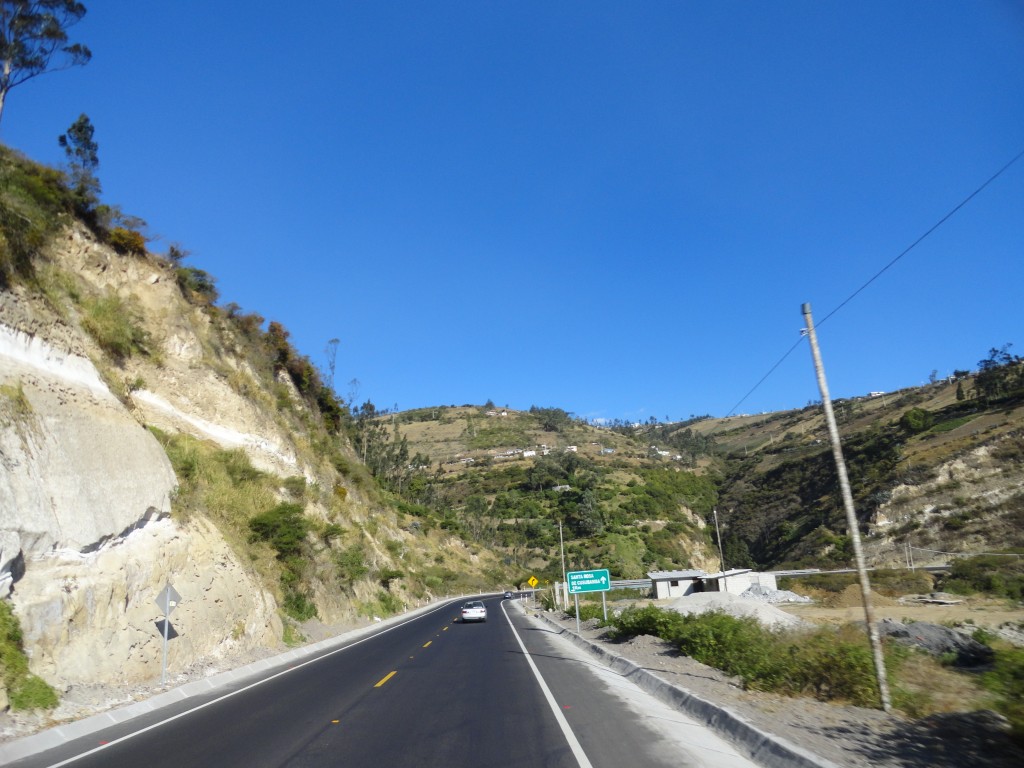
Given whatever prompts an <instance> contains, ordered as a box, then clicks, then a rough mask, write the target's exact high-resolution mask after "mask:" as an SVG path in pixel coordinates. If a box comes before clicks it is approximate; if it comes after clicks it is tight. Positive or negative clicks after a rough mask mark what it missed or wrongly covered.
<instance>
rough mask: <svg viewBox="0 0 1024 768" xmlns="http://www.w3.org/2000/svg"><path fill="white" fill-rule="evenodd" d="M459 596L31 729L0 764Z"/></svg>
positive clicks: (0, 750) (1, 752) (2, 750)
mask: <svg viewBox="0 0 1024 768" xmlns="http://www.w3.org/2000/svg"><path fill="white" fill-rule="evenodd" d="M462 597H463V596H455V597H451V598H446V599H444V600H438V601H437V602H435V603H430V604H428V605H425V606H422V607H420V608H416V609H414V610H411V611H408V612H406V613H402V614H399V615H397V616H392V617H390V618H388V619H384V620H383V621H380V622H377V623H374V624H369V625H367V626H365V627H360V628H358V629H352V630H349V631H348V632H344V633H342V634H340V635H336V636H335V637H330V638H327V639H326V640H320V641H318V642H316V643H310V644H309V645H304V646H302V647H301V648H290V649H288V650H287V651H282V652H281V653H279V654H277V655H276V656H268V657H267V658H264V659H259V660H258V661H254V662H252V663H250V664H246V665H245V666H243V667H238V668H236V669H229V670H225V671H224V672H218V673H217V674H215V675H211V676H210V677H204V678H201V679H199V680H192V681H189V682H187V683H183V684H182V685H179V686H177V687H175V688H171V689H170V690H166V691H163V692H161V693H157V694H155V695H153V696H150V697H149V698H146V699H142V700H140V701H135V702H132V703H131V704H126V705H125V706H122V707H118V708H116V709H110V710H107V711H106V712H100V713H98V714H95V715H90V716H88V717H85V718H82V719H81V720H71V721H68V722H66V723H61V724H60V725H55V726H53V727H51V728H47V729H46V730H45V731H39V732H38V733H33V734H31V735H30V736H24V737H22V738H20V739H15V740H13V741H8V742H6V743H2V744H0V765H6V764H7V763H10V762H13V761H15V760H21V759H22V758H25V757H30V756H32V755H35V754H38V753H40V752H45V751H46V750H48V749H53V748H54V747H59V746H61V745H62V744H66V743H67V742H69V741H73V740H74V739H78V738H81V737H82V736H88V735H89V734H91V733H95V732H96V731H100V730H102V729H104V728H109V727H110V726H112V725H117V724H119V723H123V722H126V721H128V720H131V719H133V718H136V717H139V716H141V715H145V714H148V713H150V712H153V711H155V710H158V709H161V708H162V707H166V706H169V705H171V704H176V703H178V702H181V701H184V700H185V699H188V698H191V697H192V696H196V695H199V694H204V693H210V692H211V691H214V690H217V689H219V688H224V687H226V686H228V685H229V684H231V683H236V682H239V681H241V680H244V679H246V678H254V677H256V676H257V675H258V674H260V673H261V672H269V671H271V670H275V669H278V668H283V667H285V666H286V665H287V664H290V663H294V662H296V661H299V660H305V659H308V658H309V657H311V656H315V655H316V654H318V653H323V652H325V651H331V650H337V649H340V648H342V647H344V646H345V645H346V644H348V643H350V642H352V641H354V640H358V639H360V638H362V637H365V636H367V635H371V634H374V633H375V632H379V631H380V630H382V629H385V628H387V627H390V626H394V625H396V624H401V623H403V622H405V621H408V620H410V619H413V618H415V617H417V616H419V615H421V614H423V613H427V612H428V611H431V610H435V609H438V608H440V607H442V606H444V605H446V604H449V603H455V602H457V601H458V600H460V599H461V598H462Z"/></svg>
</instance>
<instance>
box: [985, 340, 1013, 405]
mask: <svg viewBox="0 0 1024 768" xmlns="http://www.w3.org/2000/svg"><path fill="white" fill-rule="evenodd" d="M1012 346H1013V345H1012V344H1004V345H1003V346H1002V347H1000V348H998V349H996V348H995V347H993V348H992V349H990V350H989V351H988V357H986V358H985V359H984V360H979V361H978V375H977V376H975V377H974V390H975V392H976V394H977V395H978V397H980V398H981V399H983V400H989V399H991V398H996V397H999V396H1001V395H1006V394H1010V393H1011V392H1013V391H1014V390H1016V389H1017V388H1019V387H1021V386H1024V365H1022V363H1024V358H1020V357H1018V356H1017V355H1011V354H1010V352H1009V349H1010V347H1012Z"/></svg>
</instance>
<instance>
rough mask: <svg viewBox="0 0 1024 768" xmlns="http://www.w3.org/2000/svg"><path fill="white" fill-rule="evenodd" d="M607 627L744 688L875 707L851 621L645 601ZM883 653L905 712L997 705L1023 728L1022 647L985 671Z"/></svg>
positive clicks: (899, 649) (864, 650)
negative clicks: (821, 622)
mask: <svg viewBox="0 0 1024 768" xmlns="http://www.w3.org/2000/svg"><path fill="white" fill-rule="evenodd" d="M581 607H582V606H581ZM600 613H601V609H600V606H594V605H593V604H590V605H588V606H587V607H586V611H585V613H584V614H583V615H584V616H588V617H590V618H600ZM581 618H582V616H581ZM609 626H611V627H612V630H613V632H614V636H615V637H616V638H619V639H626V638H630V637H635V636H637V635H652V636H655V637H659V638H661V639H663V640H666V641H668V642H670V643H672V645H674V646H675V647H676V648H677V649H678V651H679V652H680V653H681V654H684V655H686V656H690V657H691V658H693V659H695V660H696V661H699V662H701V663H703V664H707V665H708V666H712V667H715V668H716V669H720V670H722V671H723V672H725V673H727V674H729V675H734V676H735V677H737V678H739V679H740V680H741V681H742V683H743V685H744V686H745V687H747V688H750V689H754V690H762V691H771V692H774V693H779V694H783V695H787V696H813V697H814V698H817V699H819V700H821V701H833V702H837V703H849V704H854V705H856V706H862V707H878V706H880V701H879V697H878V690H877V685H876V682H875V672H874V667H873V664H872V658H871V650H870V647H869V644H868V640H867V636H866V635H865V633H864V630H863V627H861V626H858V625H855V624H847V625H843V626H838V627H836V626H822V627H817V628H813V629H808V630H772V629H768V628H765V627H764V626H763V625H761V624H760V623H758V622H757V620H756V619H753V618H749V617H746V618H737V617H734V616H730V615H727V614H724V613H704V614H699V615H692V616H684V615H682V614H679V613H677V612H675V611H671V610H665V609H661V608H658V607H655V606H650V605H648V606H644V607H639V608H630V609H627V610H625V611H623V612H622V613H621V614H620V615H619V616H617V617H615V618H613V619H611V620H610V621H609ZM885 657H886V666H887V671H888V674H889V685H890V688H891V690H892V692H893V699H894V705H895V706H896V707H897V708H898V709H901V710H903V711H904V712H906V713H907V714H908V715H910V716H913V717H923V716H926V715H928V714H932V713H935V712H939V711H949V710H951V709H965V708H966V709H971V708H975V709H980V708H987V707H995V708H997V709H998V710H999V711H1001V712H1002V713H1003V714H1005V715H1006V716H1007V717H1008V718H1009V719H1010V720H1011V723H1012V726H1013V728H1014V729H1015V733H1017V734H1022V733H1024V731H1022V727H1024V718H1022V715H1024V708H1022V699H1021V693H1022V683H1021V681H1022V680H1024V677H1022V676H1021V673H1022V672H1024V666H1022V660H1024V652H1022V651H1021V650H1020V649H1000V650H996V656H995V658H996V663H995V666H994V667H993V669H992V671H990V672H987V673H985V674H983V675H979V674H978V673H972V672H964V671H959V670H954V669H953V668H951V667H950V666H948V665H944V664H943V662H942V660H940V659H935V658H933V657H931V656H928V655H927V654H925V653H923V652H918V651H915V650H913V649H909V648H907V647H905V646H902V645H899V644H896V643H886V645H885ZM986 689H987V691H988V692H986Z"/></svg>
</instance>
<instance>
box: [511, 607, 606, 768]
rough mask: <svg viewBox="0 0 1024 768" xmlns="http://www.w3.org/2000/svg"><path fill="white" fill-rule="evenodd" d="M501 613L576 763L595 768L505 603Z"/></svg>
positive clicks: (587, 767)
mask: <svg viewBox="0 0 1024 768" xmlns="http://www.w3.org/2000/svg"><path fill="white" fill-rule="evenodd" d="M501 612H502V613H504V614H505V621H507V622H508V625H509V627H511V629H512V634H513V635H514V636H515V638H516V642H517V643H519V647H520V648H522V650H523V655H525V656H526V663H527V664H529V665H530V669H531V670H533V675H534V677H536V678H537V682H538V683H539V684H540V689H541V691H543V692H544V698H545V699H547V702H548V706H549V707H551V711H552V712H553V713H554V715H555V720H557V721H558V726H559V728H561V729H562V734H563V735H564V736H565V740H566V741H567V742H569V749H571V750H572V753H573V755H574V756H575V757H576V762H577V763H578V764H579V766H580V768H594V766H593V765H592V764H591V762H590V759H589V758H588V757H587V753H586V752H584V751H583V747H582V746H580V742H579V739H577V738H576V734H575V733H573V732H572V728H570V727H569V721H568V720H566V719H565V715H563V714H562V710H560V709H559V708H558V702H556V701H555V697H554V695H553V694H552V693H551V689H550V688H548V684H547V683H546V682H544V678H543V677H541V675H540V670H539V669H537V665H536V664H534V663H533V657H532V656H530V652H529V651H528V650H526V646H525V645H524V644H523V641H522V639H521V638H520V637H519V633H518V632H516V628H515V625H514V624H513V623H512V619H510V618H509V616H508V611H506V610H505V603H504V602H502V603H501Z"/></svg>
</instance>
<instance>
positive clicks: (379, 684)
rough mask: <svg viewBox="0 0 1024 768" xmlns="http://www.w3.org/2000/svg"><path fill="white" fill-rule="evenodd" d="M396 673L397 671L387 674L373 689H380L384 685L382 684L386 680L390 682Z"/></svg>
mask: <svg viewBox="0 0 1024 768" xmlns="http://www.w3.org/2000/svg"><path fill="white" fill-rule="evenodd" d="M397 672H398V670H397V669H396V670H395V671H394V672H388V673H387V674H386V675H384V677H382V678H381V681H380V682H379V683H377V684H376V685H375V686H373V687H374V688H380V687H381V686H382V685H384V683H386V682H387V681H388V680H390V679H391V678H392V677H394V676H395V674H396V673H397Z"/></svg>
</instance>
